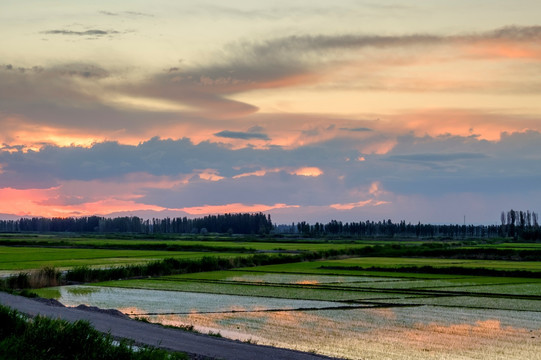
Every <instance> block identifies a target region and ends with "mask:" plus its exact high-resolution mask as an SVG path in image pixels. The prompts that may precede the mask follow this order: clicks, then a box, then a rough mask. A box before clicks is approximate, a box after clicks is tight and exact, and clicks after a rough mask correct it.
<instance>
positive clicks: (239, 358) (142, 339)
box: [0, 292, 331, 360]
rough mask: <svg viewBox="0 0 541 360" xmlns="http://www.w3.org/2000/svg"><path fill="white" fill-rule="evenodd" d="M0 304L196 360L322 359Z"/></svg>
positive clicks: (103, 317) (16, 302) (1, 298)
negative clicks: (78, 323) (85, 324)
mask: <svg viewBox="0 0 541 360" xmlns="http://www.w3.org/2000/svg"><path fill="white" fill-rule="evenodd" d="M0 303H1V304H3V305H6V306H9V307H11V308H13V309H17V310H18V311H20V312H22V313H25V314H28V315H30V316H35V315H38V314H39V315H43V316H47V317H51V318H61V319H65V320H68V321H72V322H73V321H77V320H86V321H89V322H90V323H91V324H92V326H93V327H94V328H95V329H97V330H99V331H101V332H104V333H110V334H111V335H112V336H114V337H118V338H125V339H131V340H134V341H135V342H136V343H140V344H146V345H150V346H154V347H160V348H162V349H167V350H173V351H181V352H186V353H189V354H192V355H196V356H203V357H209V358H214V359H224V360H229V359H231V360H253V359H257V360H279V359H292V360H321V359H331V358H328V357H325V356H320V355H314V354H310V353H303V352H299V351H294V350H286V349H280V348H273V347H270V346H262V345H254V344H247V343H243V342H239V341H233V340H228V339H224V338H216V337H212V336H207V335H201V334H197V333H191V332H186V331H181V330H176V329H170V328H164V327H162V326H159V325H155V324H148V323H144V322H140V321H135V320H131V319H126V318H122V317H119V316H114V315H111V314H107V313H102V312H96V311H88V310H81V309H76V308H69V307H61V306H51V305H49V304H46V303H42V302H39V301H36V300H33V299H28V298H24V297H21V296H14V295H10V294H7V293H3V292H0Z"/></svg>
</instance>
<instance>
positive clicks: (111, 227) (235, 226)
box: [0, 213, 273, 234]
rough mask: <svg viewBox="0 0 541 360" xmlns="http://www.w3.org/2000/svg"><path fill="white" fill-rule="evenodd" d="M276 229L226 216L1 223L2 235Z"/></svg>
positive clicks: (252, 217)
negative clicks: (10, 233) (19, 233)
mask: <svg viewBox="0 0 541 360" xmlns="http://www.w3.org/2000/svg"><path fill="white" fill-rule="evenodd" d="M272 228H273V225H272V221H271V218H270V215H264V214H262V213H256V214H248V213H244V214H224V215H209V216H205V217H202V218H195V219H188V218H187V217H182V218H180V217H178V218H173V219H171V218H164V219H151V220H144V219H141V218H139V217H137V216H126V217H116V218H105V217H99V216H89V217H86V216H83V217H77V218H75V217H68V218H59V217H55V218H43V217H33V218H21V219H18V220H0V232H82V233H92V232H102V233H106V232H109V233H110V232H118V233H146V234H173V233H176V234H187V233H191V234H194V233H202V234H205V233H208V232H213V233H230V234H268V233H269V232H270V231H271V230H272Z"/></svg>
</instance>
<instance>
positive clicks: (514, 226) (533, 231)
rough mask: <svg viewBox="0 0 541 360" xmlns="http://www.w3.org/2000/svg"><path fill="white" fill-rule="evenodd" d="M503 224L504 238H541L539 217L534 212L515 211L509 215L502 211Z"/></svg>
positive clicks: (511, 211)
mask: <svg viewBox="0 0 541 360" xmlns="http://www.w3.org/2000/svg"><path fill="white" fill-rule="evenodd" d="M501 222H502V224H501V233H502V236H508V237H519V236H520V237H524V238H529V237H532V236H533V237H538V238H541V236H540V234H539V232H540V230H539V215H538V214H537V213H535V212H533V211H531V212H530V210H526V211H521V210H520V211H515V210H513V209H511V210H509V211H508V212H507V213H505V211H502V214H501Z"/></svg>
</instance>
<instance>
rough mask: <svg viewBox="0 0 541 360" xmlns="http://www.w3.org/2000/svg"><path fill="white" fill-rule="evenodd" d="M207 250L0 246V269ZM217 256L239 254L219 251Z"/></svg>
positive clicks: (184, 255) (108, 262)
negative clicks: (176, 250)
mask: <svg viewBox="0 0 541 360" xmlns="http://www.w3.org/2000/svg"><path fill="white" fill-rule="evenodd" d="M208 255H209V253H208V252H171V251H146V250H103V249H59V248H41V247H6V246H0V270H29V269H39V268H42V267H46V266H54V267H57V268H70V267H76V266H98V267H104V266H114V265H121V264H137V263H144V262H149V261H152V260H159V259H165V258H171V257H173V258H181V259H198V258H202V257H204V256H208ZM220 256H221V257H234V256H239V254H237V253H220Z"/></svg>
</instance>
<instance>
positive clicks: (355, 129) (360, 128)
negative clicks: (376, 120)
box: [340, 127, 373, 132]
mask: <svg viewBox="0 0 541 360" xmlns="http://www.w3.org/2000/svg"><path fill="white" fill-rule="evenodd" d="M340 130H343V131H352V132H369V131H373V129H370V128H367V127H355V128H340Z"/></svg>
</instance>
